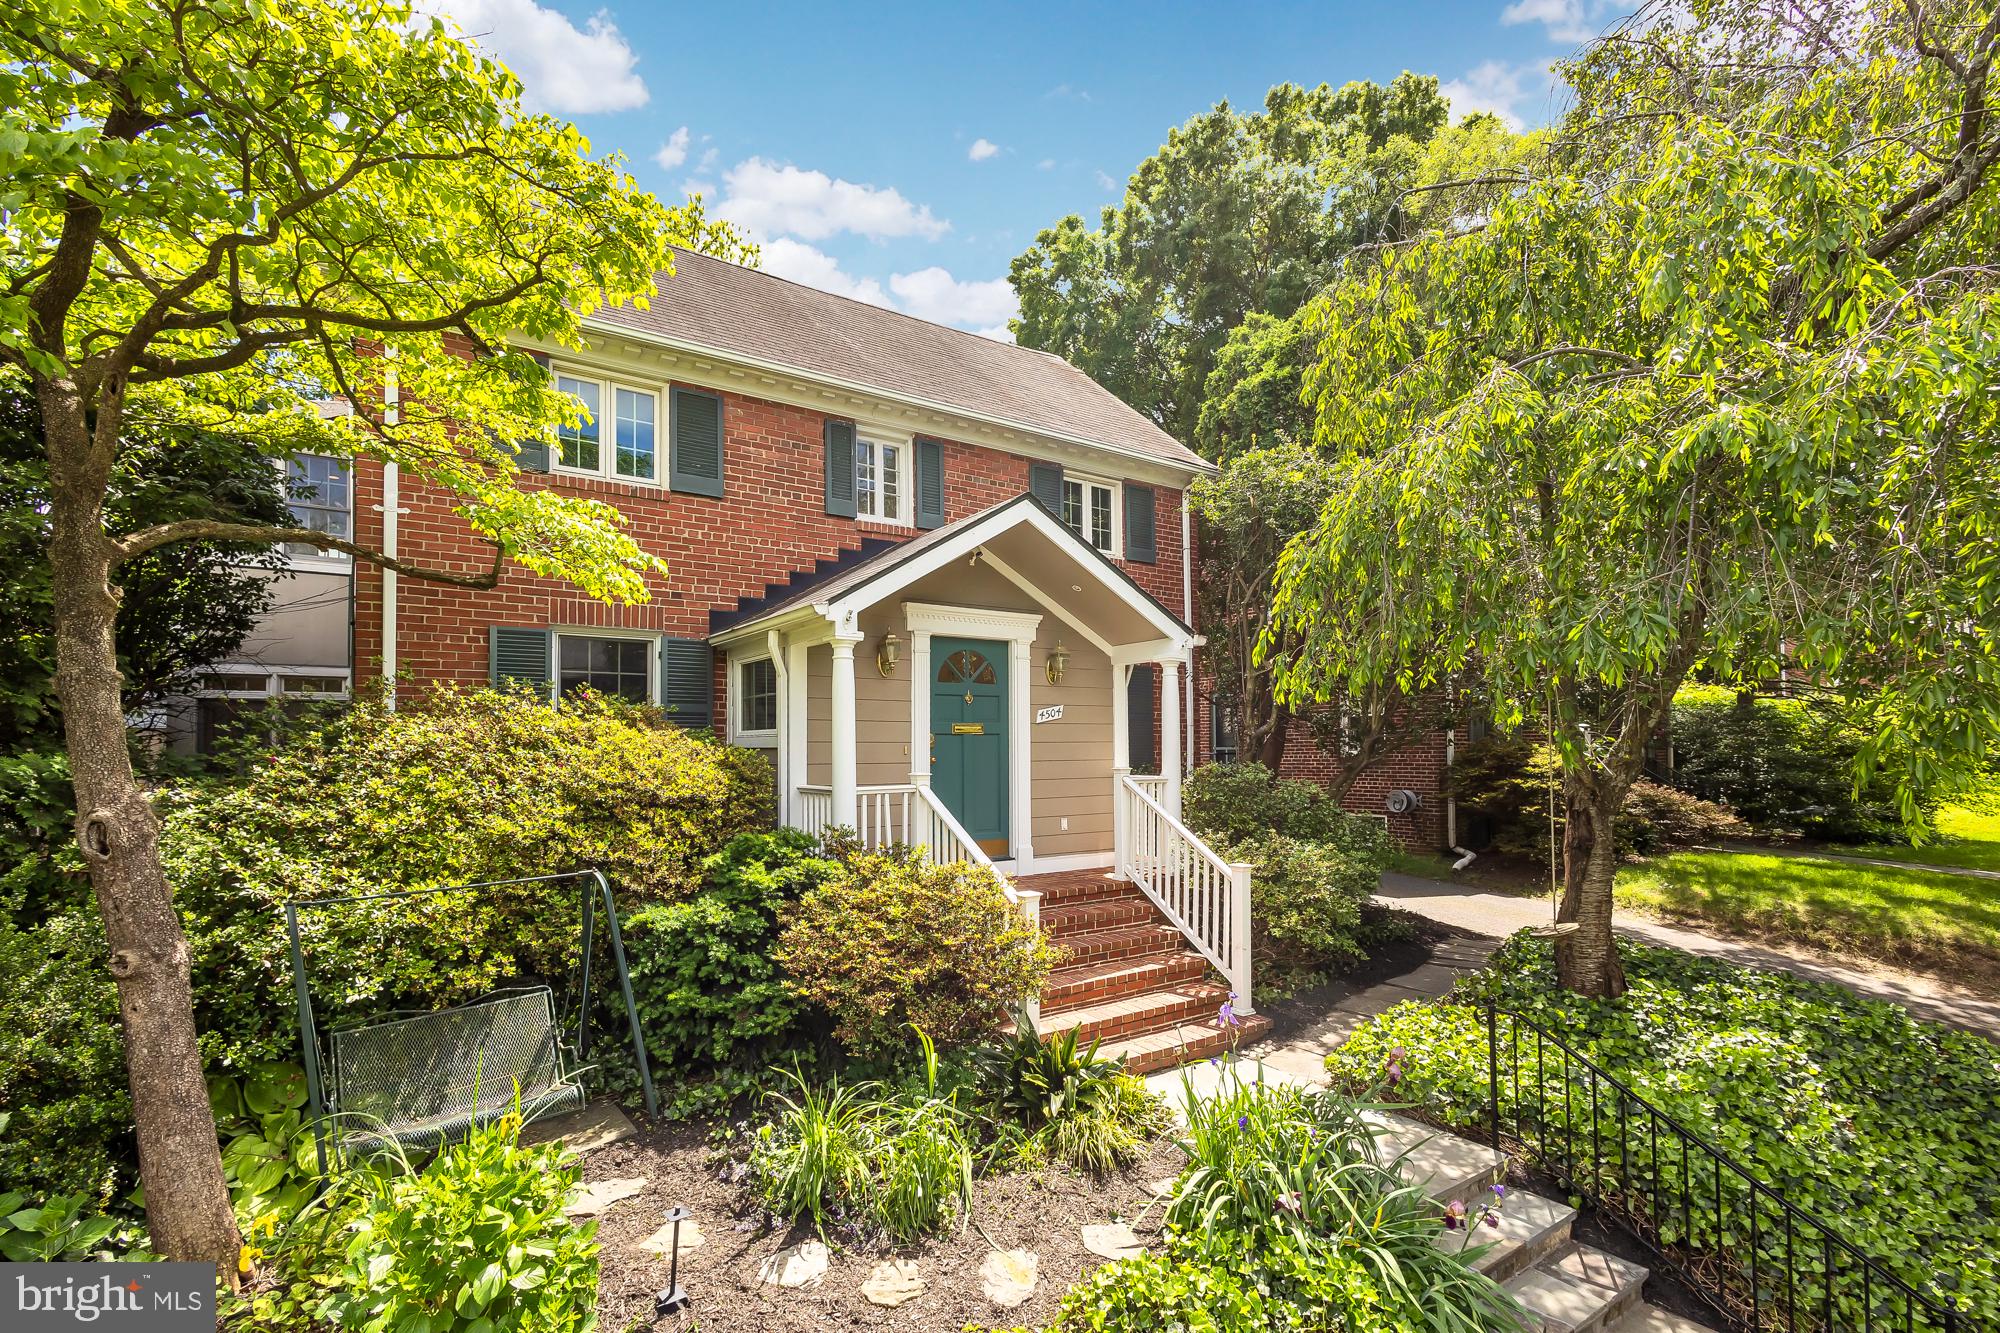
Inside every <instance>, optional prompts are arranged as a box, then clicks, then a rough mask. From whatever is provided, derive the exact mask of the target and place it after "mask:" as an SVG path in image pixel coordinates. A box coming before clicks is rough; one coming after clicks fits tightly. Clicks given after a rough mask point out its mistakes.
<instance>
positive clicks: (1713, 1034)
mask: <svg viewBox="0 0 2000 1333" xmlns="http://www.w3.org/2000/svg"><path fill="white" fill-rule="evenodd" d="M1621 952H1622V954H1623V958H1624V966H1625V974H1626V978H1627V980H1628V982H1629V983H1630V990H1629V991H1628V992H1627V993H1626V995H1624V996H1623V997H1622V998H1620V999H1618V1000H1588V999H1584V998H1582V997H1579V996H1575V995H1571V994H1569V993H1568V992H1566V991H1564V990H1562V988H1561V987H1560V986H1559V985H1558V984H1557V982H1556V977H1555V967H1554V961H1553V956H1552V953H1551V949H1550V946H1549V945H1548V944H1547V943H1546V942H1544V941H1537V940H1533V939H1531V938H1529V937H1526V936H1516V937H1515V938H1514V939H1513V940H1511V941H1509V942H1508V943H1507V944H1506V945H1504V946H1503V947H1502V949H1501V950H1500V951H1499V952H1498V953H1496V954H1495V955H1494V958H1493V960H1492V963H1491V965H1490V967H1489V969H1488V970H1487V971H1486V972H1484V973H1481V974H1480V976H1479V978H1478V981H1477V983H1476V985H1474V986H1471V987H1468V988H1467V989H1468V994H1469V995H1470V996H1471V997H1472V998H1475V999H1478V998H1484V997H1486V996H1490V997H1492V998H1493V999H1494V1000H1495V1001H1496V1002H1497V1003H1498V1004H1499V1005H1500V1006H1501V1007H1502V1009H1503V1010H1504V1011H1506V1012H1509V1013H1519V1014H1521V1015H1523V1016H1524V1017H1526V1018H1528V1019H1530V1020H1531V1021H1533V1022H1534V1023H1535V1024H1537V1025H1538V1026H1540V1027H1541V1028H1543V1029H1545V1030H1547V1031H1550V1032H1554V1033H1559V1034H1562V1035H1563V1037H1564V1038H1565V1039H1566V1040H1570V1041H1573V1042H1575V1043H1577V1044H1578V1046H1579V1049H1580V1050H1581V1051H1582V1052H1583V1054H1585V1055H1586V1056H1588V1057H1589V1058H1590V1059H1591V1060H1593V1061H1594V1062H1596V1063H1597V1064H1598V1065H1600V1066H1601V1067H1603V1068H1604V1069H1606V1070H1608V1071H1610V1072H1611V1073H1613V1074H1615V1075H1616V1076H1617V1077H1618V1078H1620V1079H1621V1080H1622V1081H1624V1082H1625V1083H1627V1084H1628V1085H1629V1086H1630V1087H1631V1088H1632V1089H1633V1090H1634V1091H1635V1092H1636V1093H1637V1094H1638V1095H1639V1096H1641V1097H1643V1098H1645V1099H1646V1100H1647V1101H1649V1102H1651V1103H1653V1104H1654V1105H1656V1106H1659V1107H1660V1108H1661V1109H1662V1110H1664V1111H1666V1112H1667V1113H1668V1114H1669V1115H1671V1116H1673V1117H1674V1118H1675V1119H1677V1120H1679V1121H1680V1122H1681V1123H1683V1124H1685V1125H1688V1126H1689V1127H1690V1128H1692V1129H1693V1130H1695V1131H1696V1132H1697V1133H1700V1134H1701V1135H1703V1136H1704V1137H1705V1138H1707V1139H1709V1140H1710V1141H1711V1142H1713V1143H1715V1144H1717V1145H1718V1146H1720V1147H1721V1148H1722V1149H1723V1150H1724V1151H1726V1152H1728V1153H1729V1154H1730V1155H1731V1156H1732V1157H1734V1158H1735V1159H1736V1160H1738V1161H1739V1162H1742V1163H1744V1164H1745V1165H1749V1166H1753V1167H1754V1169H1755V1170H1756V1171H1757V1172H1758V1174H1759V1175H1760V1176H1762V1178H1763V1179H1764V1180H1765V1181H1766V1183H1767V1184H1769V1185H1770V1186H1772V1187H1773V1188H1775V1189H1777V1190H1779V1191H1780V1192H1781V1193H1782V1194H1784V1195H1785V1197H1786V1198H1788V1199H1789V1200H1790V1201H1791V1202H1792V1203H1794V1204H1795V1205H1797V1206H1799V1207H1800V1208H1803V1209H1804V1210H1805V1211H1806V1212H1808V1213H1810V1214H1811V1215H1813V1216H1815V1217H1819V1218H1822V1219H1824V1220H1826V1221H1827V1222H1828V1223H1829V1224H1830V1225H1832V1226H1834V1227H1835V1229H1836V1230H1837V1231H1838V1232H1839V1233H1840V1234H1841V1235H1842V1236H1843V1237H1845V1238H1846V1239H1847V1240H1848V1241H1850V1242H1851V1243H1853V1244H1855V1245H1857V1246H1858V1247H1860V1248H1861V1249H1862V1250H1864V1251H1865V1252H1867V1253H1869V1254H1870V1255H1871V1256H1873V1257H1874V1258H1875V1259H1876V1260H1877V1261H1878V1262H1880V1263H1882V1264H1883V1265H1884V1266H1886V1267H1887V1268H1888V1269H1889V1270H1890V1271H1891V1272H1894V1273H1895V1274H1897V1276H1899V1277H1900V1278H1902V1279H1903V1280H1904V1281H1906V1282H1908V1283H1910V1284H1911V1285H1912V1286H1915V1287H1916V1288H1917V1289H1919V1290H1930V1289H1931V1286H1932V1278H1933V1276H1934V1275H1936V1274H1940V1273H1942V1274H1944V1275H1945V1276H1944V1279H1943V1284H1944V1285H1945V1288H1946V1289H1947V1290H1949V1289H1951V1287H1953V1286H1955V1288H1956V1291H1957V1295H1958V1299H1959V1301H1960V1303H1961V1306H1962V1307H1963V1308H1964V1309H1965V1310H1966V1311H1967V1313H1968V1314H1971V1315H1974V1316H1977V1317H1978V1318H1983V1319H1989V1320H1990V1319H1992V1318H1994V1317H1995V1316H1996V1315H2000V1260H1996V1257H1995V1256H1996V1253H2000V1220H1996V1219H2000V1177H1996V1176H1995V1174H1994V1171H1993V1163H1994V1162H1995V1161H2000V1122H1996V1120H1995V1118H1994V1115H1993V1108H1994V1107H1995V1106H2000V1047H1996V1046H1995V1044H1994V1043H1992V1042H1988V1041H1985V1040H1983V1039H1981V1038H1979V1037H1975V1036H1971V1035H1969V1034H1966V1033H1961V1032H1958V1031H1955V1030H1953V1029H1949V1028H1944V1027H1940V1026H1938V1025H1935V1024H1931V1023H1925V1022H1922V1021H1920V1020H1918V1019H1915V1018H1913V1017H1911V1015H1910V1014H1909V1013H1908V1012H1907V1011H1906V1010H1904V1009H1901V1008H1899V1007H1897V1006H1895V1005H1890V1004H1884V1003H1881V1002H1878V1001H1874V1000H1866V999H1862V998H1861V997H1859V996H1857V995H1855V994H1853V993H1852V992H1850V991H1847V990H1845V989H1843V988H1841V987H1838V986H1831V985H1822V984H1819V983H1815V982H1810V981H1805V980H1802V979H1799V978H1796V977H1792V976H1789V975H1785V974H1779V973H1770V972H1758V971H1752V970H1749V969H1745V968H1739V967H1735V966H1732V965H1730V964H1728V963H1724V962H1720V961H1717V960H1713V959H1706V958H1697V957H1693V956H1690V955H1687V954H1684V953H1680V952H1677V951H1675V950H1670V949H1654V948H1647V947H1644V946H1640V945H1634V944H1624V945H1621ZM1513 1039H1514V1038H1513V1032H1512V1028H1511V1026H1510V1025H1508V1024H1506V1023H1505V1022H1504V1020H1503V1023H1502V1031H1501V1040H1502V1043H1503V1046H1502V1049H1503V1053H1504V1052H1507V1051H1510V1050H1511V1047H1512V1042H1513ZM1396 1048H1402V1050H1403V1051H1404V1052H1405V1054H1404V1057H1403V1058H1402V1060H1401V1061H1400V1062H1399V1063H1400V1065H1401V1068H1402V1070H1403V1072H1404V1075H1405V1077H1404V1080H1403V1082H1402V1085H1401V1086H1400V1087H1399V1088H1398V1089H1397V1092H1398V1095H1399V1096H1402V1097H1406V1098H1407V1099H1408V1100H1409V1101H1410V1102H1412V1103H1413V1104H1414V1105H1415V1106H1416V1107H1417V1108H1418V1109H1419V1110H1421V1111H1423V1112H1424V1113H1425V1114H1427V1115H1428V1116H1430V1117H1431V1118H1432V1119H1435V1120H1438V1121H1440V1122H1441V1123H1445V1124H1450V1125H1455V1126H1460V1127H1467V1128H1471V1127H1475V1126H1477V1125H1479V1124H1481V1123H1483V1117H1484V1116H1485V1114H1486V1107H1487V1098H1488V1090H1487V1062H1486V1032H1485V1028H1484V1022H1483V1018H1482V1016H1481V1013H1480V1011H1479V1010H1478V1009H1476V1008H1473V1007H1470V1006H1468V1005H1465V1004H1451V1003H1447V1004H1439V1005H1426V1004H1408V1005H1401V1006H1398V1007H1397V1008H1395V1009H1392V1010H1390V1011H1389V1012H1388V1013H1386V1014H1383V1015H1381V1016H1380V1017H1378V1018H1376V1019H1373V1020H1371V1021H1370V1022H1369V1023H1368V1024H1367V1025H1366V1026H1365V1027H1363V1028H1362V1029H1361V1030H1360V1031H1359V1032H1357V1033H1356V1034H1355V1035H1354V1036H1353V1037H1352V1038H1351V1039H1350V1040H1349V1041H1348V1042H1347V1043H1346V1045H1344V1046H1342V1047H1341V1048H1340V1049H1339V1050H1336V1051H1335V1052H1334V1053H1333V1054H1332V1055H1331V1056H1329V1057H1328V1060H1327V1067H1328V1069H1329V1070H1330V1071H1331V1072H1332V1073H1333V1075H1334V1077H1335V1080H1336V1083H1337V1084H1339V1085H1343V1086H1348V1087H1357V1086H1368V1085H1371V1084H1373V1083H1374V1081H1375V1080H1377V1079H1378V1078H1379V1076H1380V1074H1381V1071H1382V1069H1383V1068H1384V1067H1385V1065H1386V1063H1387V1062H1388V1059H1389V1053H1390V1052H1391V1051H1392V1050H1394V1049H1396ZM1522 1050H1523V1052H1524V1059H1523V1060H1522V1061H1521V1080H1520V1083H1519V1087H1518V1092H1517V1090H1516V1085H1515V1083H1514V1080H1513V1065H1512V1063H1511V1062H1509V1063H1507V1066H1506V1068H1507V1076H1506V1077H1505V1078H1503V1079H1502V1080H1501V1089H1500V1091H1501V1100H1502V1114H1503V1116H1505V1117H1506V1118H1507V1119H1508V1120H1509V1122H1510V1123H1512V1122H1514V1121H1516V1120H1518V1119H1521V1118H1524V1117H1525V1119H1527V1120H1528V1121H1529V1122H1531V1123H1532V1122H1533V1121H1534V1120H1535V1119H1536V1118H1537V1117H1542V1116H1545V1117H1546V1118H1547V1124H1548V1129H1547V1131H1546V1132H1547V1134H1548V1135H1549V1136H1550V1137H1551V1138H1552V1139H1553V1140H1554V1141H1555V1144H1554V1151H1555V1153H1556V1154H1557V1155H1560V1154H1562V1153H1563V1152H1564V1151H1565V1149H1564V1147H1563V1144H1564V1143H1565V1142H1580V1141H1584V1140H1586V1139H1588V1138H1589V1137H1590V1136H1591V1135H1592V1134H1593V1133H1595V1134H1596V1135H1597V1136H1598V1137H1599V1140H1600V1142H1601V1143H1602V1144H1603V1145H1606V1146H1604V1147H1603V1148H1602V1149H1601V1151H1602V1152H1603V1153H1604V1154H1605V1155H1606V1158H1607V1160H1610V1161H1613V1162H1614V1163H1615V1162H1617V1161H1618V1160H1619V1153H1620V1151H1621V1149H1620V1145H1621V1139H1620V1132H1621V1123H1622V1122H1621V1120H1620V1118H1619V1117H1618V1115H1617V1113H1616V1108H1615V1102H1616V1100H1617V1099H1616V1098H1608V1097H1607V1098H1600V1099H1599V1110H1598V1115H1597V1124H1596V1125H1595V1127H1594V1129H1593V1126H1592V1124H1591V1114H1590V1110H1589V1105H1590V1099H1589V1098H1587V1097H1585V1096H1582V1095H1577V1096H1573V1097H1572V1098H1571V1099H1570V1106H1569V1109H1568V1110H1565V1109H1564V1097H1563V1093H1562V1089H1563V1088H1564V1086H1565V1083H1564V1071H1563V1069H1562V1067H1561V1061H1560V1060H1559V1059H1554V1058H1551V1059H1549V1060H1545V1061H1543V1062H1542V1063H1541V1065H1540V1066H1539V1068H1538V1066H1537V1062H1536V1061H1535V1059H1534V1057H1533V1039H1532V1037H1524V1038H1523V1039H1522ZM1503 1058H1504V1055H1503ZM1569 1086H1572V1087H1574V1086H1576V1085H1574V1084H1571V1085H1569ZM1625 1127H1626V1128H1627V1129H1628V1130H1629V1135H1630V1137H1629V1138H1627V1139H1624V1140H1622V1143H1623V1151H1624V1152H1626V1153H1628V1154H1630V1160H1632V1161H1633V1162H1635V1163H1640V1162H1648V1161H1650V1160H1651V1159H1650V1157H1649V1156H1648V1155H1647V1154H1649V1153H1650V1151H1651V1148H1650V1141H1649V1139H1648V1138H1647V1129H1646V1126H1645V1124H1644V1123H1643V1121H1642V1120H1641V1119H1640V1118H1638V1117H1632V1118H1630V1120H1629V1124H1627V1125H1626V1126H1625ZM1674 1165H1675V1166H1676V1168H1677V1167H1678V1163H1677V1162H1676V1163H1675V1164H1674ZM1635 1169H1636V1168H1635ZM1718 1188H1719V1189H1720V1190H1721V1191H1722V1197H1723V1206H1722V1208H1721V1210H1720V1212H1719V1213H1718V1210H1717V1209H1716V1207H1715V1205H1714V1202H1713V1201H1714V1200H1715V1198H1716V1197H1717V1195H1716V1191H1717V1189H1718ZM1688 1196H1689V1199H1690V1200H1691V1205H1692V1206H1691V1210H1690V1211H1689V1212H1687V1213H1685V1214H1683V1215H1681V1216H1667V1217H1666V1218H1665V1219H1664V1221H1665V1225H1666V1228H1667V1231H1668V1237H1669V1239H1670V1240H1673V1241H1675V1242H1677V1243H1678V1242H1681V1241H1683V1240H1684V1241H1685V1242H1686V1243H1688V1244H1690V1245H1691V1246H1693V1247H1694V1248H1695V1249H1697V1250H1702V1251H1706V1252H1710V1253H1716V1252H1722V1253H1727V1254H1736V1255H1737V1256H1738V1257H1739V1260H1740V1254H1741V1251H1742V1250H1743V1248H1744V1247H1746V1246H1747V1245H1748V1240H1747V1238H1746V1232H1747V1225H1748V1219H1749V1215H1750V1207H1751V1205H1750V1202H1749V1200H1748V1198H1747V1191H1746V1190H1745V1188H1744V1187H1743V1185H1742V1184H1741V1182H1740V1181H1738V1180H1737V1179H1736V1178H1735V1177H1734V1176H1733V1175H1730V1174H1728V1173H1724V1175H1723V1178H1722V1180H1721V1181H1720V1182H1717V1180H1716V1179H1715V1173H1714V1171H1713V1170H1699V1169H1698V1170H1697V1171H1696V1174H1695V1181H1694V1186H1693V1188H1692V1189H1691V1190H1689V1191H1688ZM1675 1197H1676V1200H1677V1201H1678V1198H1679V1195H1678V1192H1676V1196H1675ZM1763 1214H1764V1220H1765V1221H1766V1222H1767V1223H1775V1225H1774V1226H1771V1227H1770V1228H1769V1229H1766V1230H1763V1231H1762V1232H1761V1235H1762V1236H1763V1238H1764V1241H1765V1250H1764V1252H1763V1254H1762V1259H1763V1262H1764V1263H1766V1264H1780V1263H1782V1262H1783V1260H1784V1255H1783V1253H1782V1250H1781V1248H1780V1249H1776V1250H1774V1249H1772V1248H1771V1246H1773V1245H1778V1246H1780V1247H1781V1246H1782V1242H1781V1241H1780V1240H1779V1239H1778V1238H1779V1237H1781V1236H1782V1234H1783V1223H1782V1220H1781V1219H1777V1218H1775V1217H1774V1216H1773V1215H1772V1213H1771V1210H1770V1207H1769V1205H1768V1201H1767V1202H1766V1203H1765V1205H1764V1208H1763ZM1767 1271H1770V1270H1767ZM1807 1277H1808V1279H1809V1281H1811V1282H1817V1280H1818V1279H1817V1278H1816V1277H1813V1276H1811V1275H1810V1274H1808V1275H1807ZM1842 1295H1843V1299H1845V1298H1846V1296H1847V1292H1846V1291H1845V1288H1843V1292H1842ZM1804 1299H1805V1297H1804V1296H1801V1300H1802V1301H1803V1300H1804ZM1856 1322H1857V1323H1858V1322H1859V1321H1858V1320H1857V1321H1856Z"/></svg>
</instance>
